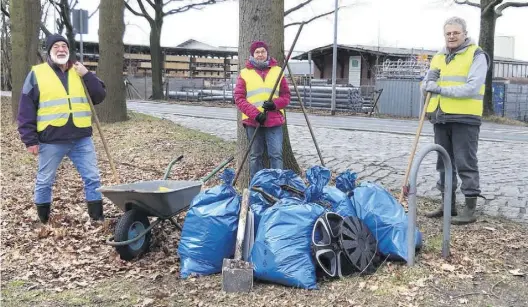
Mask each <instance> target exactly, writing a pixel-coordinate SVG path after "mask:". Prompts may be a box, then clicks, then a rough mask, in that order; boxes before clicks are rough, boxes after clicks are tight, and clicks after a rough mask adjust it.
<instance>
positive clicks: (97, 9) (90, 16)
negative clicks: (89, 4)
mask: <svg viewBox="0 0 528 307" xmlns="http://www.w3.org/2000/svg"><path fill="white" fill-rule="evenodd" d="M97 11H99V4H98V5H97V8H96V9H95V11H93V13H91V14H90V15H89V16H88V19H90V18H92V16H93V15H95V13H97Z"/></svg>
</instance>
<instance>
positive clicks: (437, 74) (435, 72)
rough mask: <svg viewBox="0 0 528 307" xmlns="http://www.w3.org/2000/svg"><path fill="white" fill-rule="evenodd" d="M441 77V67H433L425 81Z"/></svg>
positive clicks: (436, 79)
mask: <svg viewBox="0 0 528 307" xmlns="http://www.w3.org/2000/svg"><path fill="white" fill-rule="evenodd" d="M438 79H440V69H431V70H429V71H428V72H427V76H425V79H424V81H435V82H436V81H438Z"/></svg>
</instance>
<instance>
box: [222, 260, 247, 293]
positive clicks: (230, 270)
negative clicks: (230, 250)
mask: <svg viewBox="0 0 528 307" xmlns="http://www.w3.org/2000/svg"><path fill="white" fill-rule="evenodd" d="M251 289H253V264H251V263H249V262H247V261H242V260H233V259H224V261H223V263H222V290H223V291H225V292H228V293H234V292H249V291H251Z"/></svg>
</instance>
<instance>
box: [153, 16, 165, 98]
mask: <svg viewBox="0 0 528 307" xmlns="http://www.w3.org/2000/svg"><path fill="white" fill-rule="evenodd" d="M162 26H163V18H161V19H159V20H155V21H154V23H151V25H150V63H151V65H152V68H151V69H152V99H163V76H162V72H163V53H162V52H161V28H162Z"/></svg>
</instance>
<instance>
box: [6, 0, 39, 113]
mask: <svg viewBox="0 0 528 307" xmlns="http://www.w3.org/2000/svg"><path fill="white" fill-rule="evenodd" d="M9 8H10V10H11V19H10V21H11V34H12V35H11V42H12V66H11V75H12V78H13V79H12V80H13V93H12V103H11V106H12V113H13V120H15V119H16V115H17V113H18V101H19V100H20V93H21V90H22V85H23V84H24V80H25V78H26V76H27V74H28V72H29V71H30V70H31V66H33V65H35V64H37V53H36V52H35V51H36V50H37V48H38V47H37V46H38V34H39V26H40V9H41V7H40V1H38V0H11V2H10V6H9Z"/></svg>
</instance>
